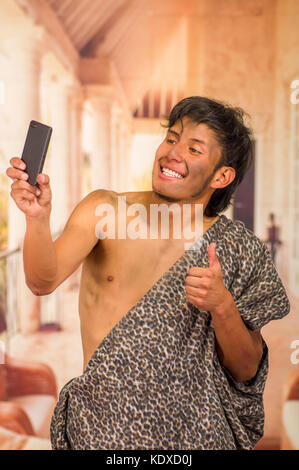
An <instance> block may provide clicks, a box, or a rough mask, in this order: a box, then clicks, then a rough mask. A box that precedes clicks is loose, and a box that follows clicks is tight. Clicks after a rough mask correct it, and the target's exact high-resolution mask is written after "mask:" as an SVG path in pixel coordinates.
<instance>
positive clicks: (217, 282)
mask: <svg viewBox="0 0 299 470" xmlns="http://www.w3.org/2000/svg"><path fill="white" fill-rule="evenodd" d="M208 257H209V267H208V268H198V267H192V268H190V269H189V271H188V276H187V277H186V296H187V300H188V302H191V303H192V304H193V305H195V307H197V308H199V309H200V310H206V311H209V312H211V313H212V312H215V313H217V312H221V309H222V306H223V305H225V304H226V302H227V300H228V299H229V297H231V294H230V292H229V291H228V290H227V289H226V287H225V285H224V282H223V279H222V271H221V264H220V262H219V260H218V257H217V253H216V243H210V245H209V248H208Z"/></svg>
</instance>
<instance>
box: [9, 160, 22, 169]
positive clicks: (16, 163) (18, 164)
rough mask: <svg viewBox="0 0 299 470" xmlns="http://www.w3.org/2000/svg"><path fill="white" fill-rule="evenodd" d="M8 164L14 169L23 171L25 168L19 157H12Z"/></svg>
mask: <svg viewBox="0 0 299 470" xmlns="http://www.w3.org/2000/svg"><path fill="white" fill-rule="evenodd" d="M9 163H10V164H11V165H12V166H13V167H14V168H20V169H21V170H25V168H26V163H25V162H24V161H23V160H22V159H21V158H19V157H13V158H11V159H10V161H9Z"/></svg>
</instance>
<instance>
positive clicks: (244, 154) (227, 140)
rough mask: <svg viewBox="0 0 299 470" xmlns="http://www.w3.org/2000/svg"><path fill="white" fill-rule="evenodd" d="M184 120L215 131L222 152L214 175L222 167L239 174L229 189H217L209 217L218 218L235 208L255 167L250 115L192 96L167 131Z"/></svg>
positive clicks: (174, 115)
mask: <svg viewBox="0 0 299 470" xmlns="http://www.w3.org/2000/svg"><path fill="white" fill-rule="evenodd" d="M184 116H188V117H189V118H190V119H191V120H192V121H193V122H194V123H197V124H206V125H207V126H209V127H210V128H211V129H213V131H214V133H215V136H216V138H217V139H218V142H219V144H220V146H221V150H222V151H221V157H220V160H219V163H218V164H217V166H216V167H215V169H214V172H216V171H217V170H218V169H219V168H221V167H222V166H230V167H232V168H234V169H235V171H236V176H235V179H234V180H233V181H232V182H231V183H230V184H229V185H228V186H226V187H225V188H217V189H216V190H215V191H214V193H213V194H212V196H211V198H210V200H209V203H208V205H207V207H206V209H205V215H206V216H207V217H215V216H216V215H218V214H219V213H220V212H223V211H224V210H225V209H226V208H227V207H228V206H229V205H230V204H231V200H232V196H233V194H234V192H235V190H236V189H237V187H238V185H239V184H240V183H241V181H242V180H243V178H244V175H245V173H246V172H247V170H248V169H249V168H250V165H251V163H252V159H253V152H252V142H251V137H252V130H251V129H250V128H249V127H247V126H246V125H245V122H244V121H245V118H246V117H248V115H247V114H246V113H245V111H243V109H241V108H238V107H233V106H230V105H229V104H227V103H223V102H221V101H217V100H212V99H210V98H205V97H201V96H190V97H188V98H184V99H182V100H181V101H179V102H178V103H177V104H176V105H175V106H174V107H173V109H172V110H171V112H170V115H169V116H168V118H167V125H164V126H163V127H167V128H168V129H169V128H171V127H172V126H173V125H174V124H175V123H176V122H178V121H181V123H182V119H183V117H184ZM182 125H183V123H182Z"/></svg>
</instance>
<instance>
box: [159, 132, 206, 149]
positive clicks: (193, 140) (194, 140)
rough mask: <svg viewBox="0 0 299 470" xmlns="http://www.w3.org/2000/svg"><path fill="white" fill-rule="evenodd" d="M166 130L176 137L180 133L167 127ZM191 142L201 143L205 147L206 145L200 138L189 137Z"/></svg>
mask: <svg viewBox="0 0 299 470" xmlns="http://www.w3.org/2000/svg"><path fill="white" fill-rule="evenodd" d="M168 132H169V133H170V134H174V135H175V136H176V137H180V134H179V133H178V132H176V131H173V130H172V129H168ZM189 140H191V141H192V142H196V143H198V144H203V145H204V146H205V147H207V143H206V142H205V141H204V140H200V139H195V137H192V138H191V139H189Z"/></svg>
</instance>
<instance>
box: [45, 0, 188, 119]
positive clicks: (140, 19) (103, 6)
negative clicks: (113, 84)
mask: <svg viewBox="0 0 299 470" xmlns="http://www.w3.org/2000/svg"><path fill="white" fill-rule="evenodd" d="M46 2H47V3H48V5H49V6H50V7H51V8H52V10H53V11H54V13H55V15H56V17H57V19H58V20H59V21H60V23H61V25H62V27H63V29H64V30H65V32H66V33H67V35H68V37H69V39H70V40H71V42H72V43H73V45H74V46H75V48H76V50H77V51H78V53H79V54H80V55H81V56H84V57H96V56H99V57H103V56H104V57H108V58H110V59H111V60H112V61H113V62H114V64H115V66H116V68H117V71H118V73H119V76H120V80H121V83H122V86H123V89H124V92H125V94H126V97H127V100H128V103H129V105H130V108H131V110H132V112H133V113H134V112H136V108H137V107H138V106H139V104H140V103H141V101H142V99H143V98H144V96H145V95H146V94H148V93H153V94H154V95H155V96H157V88H159V92H160V91H161V93H162V94H164V95H165V94H168V95H169V94H170V95H171V94H172V95H174V96H175V95H177V94H178V93H179V91H178V90H182V88H183V87H184V80H185V76H184V73H185V70H186V69H185V67H184V66H185V62H186V54H187V51H186V47H187V39H186V37H187V26H186V24H187V23H186V18H187V17H188V15H190V14H192V12H194V5H196V0H188V1H187V2H186V1H185V0H163V1H161V0H46Z"/></svg>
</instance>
